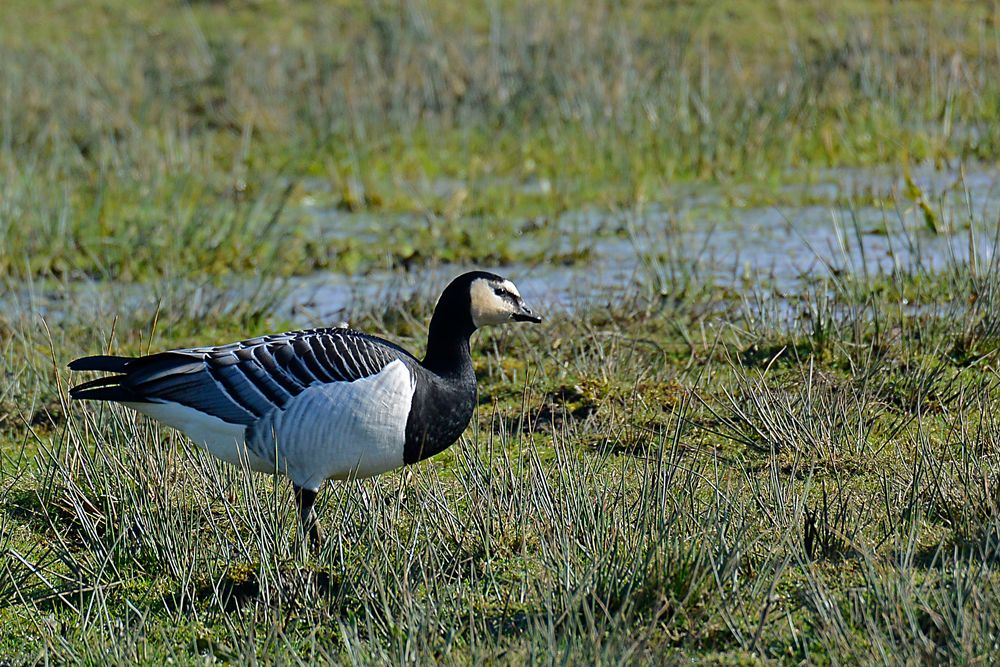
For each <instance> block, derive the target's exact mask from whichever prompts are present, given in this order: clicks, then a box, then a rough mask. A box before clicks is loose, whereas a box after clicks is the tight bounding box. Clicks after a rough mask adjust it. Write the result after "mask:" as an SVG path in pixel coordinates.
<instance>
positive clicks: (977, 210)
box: [0, 167, 1000, 326]
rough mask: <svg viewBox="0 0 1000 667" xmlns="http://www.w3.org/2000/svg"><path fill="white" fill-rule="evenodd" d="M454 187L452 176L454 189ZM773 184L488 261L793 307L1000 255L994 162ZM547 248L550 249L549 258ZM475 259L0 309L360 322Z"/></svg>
mask: <svg viewBox="0 0 1000 667" xmlns="http://www.w3.org/2000/svg"><path fill="white" fill-rule="evenodd" d="M452 187H456V185H455V184H452V183H442V184H441V188H442V189H444V190H447V189H448V188H452ZM526 187H527V186H526ZM549 187H551V185H550V186H549ZM776 191H777V194H778V195H779V196H780V198H783V199H785V200H788V201H792V202H806V203H805V204H801V203H800V204H788V205H783V204H777V205H754V204H753V203H752V202H753V200H754V199H755V197H758V194H755V193H754V192H753V191H750V190H747V191H741V189H740V188H723V187H719V186H711V187H710V186H700V187H697V186H679V187H678V188H677V189H676V191H675V192H672V193H670V194H671V196H670V197H669V198H668V199H669V200H670V201H671V202H672V203H671V204H670V205H669V206H668V205H661V204H654V205H646V206H643V207H641V208H638V209H632V210H627V211H619V212H607V211H599V210H596V209H584V210H578V211H573V212H569V213H565V214H563V215H561V216H559V217H556V218H552V219H540V220H534V221H533V220H529V221H525V223H524V225H523V228H524V229H530V230H533V233H523V234H521V233H520V232H518V236H517V237H516V238H514V239H513V240H512V241H511V248H512V250H513V251H514V255H515V256H517V255H518V253H523V254H524V256H534V257H539V256H540V257H557V258H561V259H560V260H559V261H549V260H545V259H540V260H533V261H530V262H522V263H517V262H515V263H511V264H508V265H506V266H499V267H488V268H492V269H495V270H497V271H500V272H503V273H506V274H508V275H510V276H512V277H514V278H515V279H516V281H517V283H518V285H519V286H520V287H521V290H522V292H524V293H525V294H526V295H531V296H532V300H533V301H534V302H535V303H537V305H538V307H539V308H541V309H545V310H552V309H556V310H560V309H568V310H572V309H574V308H579V307H585V306H586V305H588V304H592V303H601V302H611V301H614V300H615V299H617V298H619V297H620V296H621V295H622V294H624V293H628V292H630V291H634V289H635V286H636V285H637V284H640V285H644V286H646V287H651V288H653V289H655V290H660V291H663V292H665V293H669V292H670V291H671V290H675V289H677V288H678V285H681V284H683V283H691V284H699V285H705V284H712V285H716V286H719V287H721V288H724V289H729V290H731V293H733V294H737V295H738V294H740V293H745V292H747V291H749V290H752V291H753V292H754V294H755V297H757V298H758V299H760V298H763V299H765V300H768V299H770V300H773V301H774V302H776V303H784V302H785V299H786V298H787V296H788V295H791V294H795V293H796V292H797V291H800V290H802V289H803V288H804V287H805V286H807V285H809V284H811V283H815V282H817V281H823V280H826V279H831V278H836V277H837V276H842V275H845V274H849V273H852V272H857V273H864V274H867V275H868V276H869V277H870V276H872V275H888V274H891V273H892V272H893V271H897V270H907V271H911V272H912V271H927V272H935V271H940V270H942V269H944V268H946V267H947V266H948V265H949V264H950V263H956V262H967V261H970V258H971V257H975V261H978V262H988V261H991V260H992V258H993V256H994V252H995V248H996V244H997V238H996V234H997V232H998V222H1000V174H998V172H997V171H996V170H992V169H988V168H984V167H979V168H972V169H969V168H967V169H964V170H962V171H956V170H938V169H934V168H931V167H925V168H920V169H915V170H914V171H913V172H912V173H911V174H910V180H909V182H907V180H906V178H904V176H903V175H902V174H901V173H899V171H898V170H896V171H891V170H888V169H883V170H871V169H865V170H860V169H859V170H847V169H838V170H830V171H827V172H821V173H819V174H818V175H816V176H815V177H814V178H813V179H811V181H810V182H809V183H806V184H800V185H796V186H784V187H780V188H776ZM302 206H303V207H304V212H305V213H306V215H307V219H308V220H309V221H310V224H311V225H312V226H313V228H314V229H315V230H317V233H318V234H320V235H321V236H322V237H323V238H324V239H325V240H326V241H327V242H328V243H329V244H331V245H332V246H336V244H337V242H338V240H339V239H348V238H350V239H352V240H353V241H355V242H357V241H361V242H371V243H377V242H378V238H379V233H378V232H379V228H380V226H385V225H396V226H398V227H399V228H400V229H401V230H402V231H403V233H412V234H420V233H424V230H425V227H426V221H425V220H424V219H422V218H421V217H418V216H394V217H387V216H384V215H378V214H369V213H345V212H343V211H340V210H337V209H336V208H333V207H325V206H320V205H315V204H312V203H310V198H309V197H307V198H305V201H304V202H303V204H302ZM928 211H931V214H930V216H929V215H928ZM467 224H469V225H470V226H475V225H477V224H482V225H486V224H488V223H475V222H470V223H467ZM539 243H541V244H544V248H543V249H542V250H543V252H541V253H538V252H537V251H538V250H539V248H537V247H536V246H537V244H539ZM562 258H570V259H562ZM464 268H466V267H458V266H451V265H447V264H443V265H442V264H438V265H434V266H429V267H426V266H425V267H417V268H413V269H411V270H409V271H400V270H376V271H372V272H369V273H368V274H366V275H364V276H363V277H358V276H348V275H343V274H337V273H330V272H323V273H317V274H314V275H310V276H304V277H295V278H290V279H287V280H286V281H282V283H281V284H280V285H278V287H279V289H277V290H275V289H274V288H275V287H276V284H275V282H274V281H261V280H259V279H239V280H235V281H229V282H227V283H226V284H225V286H224V288H221V289H220V287H219V285H218V284H217V283H208V282H199V281H198V280H194V279H191V280H189V279H176V280H167V281H159V282H157V283H155V284H148V283H127V284H124V283H121V284H108V283H106V282H96V281H75V282H66V283H62V284H58V285H51V284H46V283H38V284H20V285H15V286H9V289H8V290H7V293H6V294H5V295H3V296H2V297H0V309H2V311H4V312H6V313H8V314H13V313H20V314H22V315H23V314H25V313H30V314H31V315H32V316H39V317H41V318H44V319H45V320H46V321H59V320H60V319H62V318H64V317H67V316H70V315H69V313H70V312H73V313H78V314H81V313H82V314H85V315H86V316H90V317H93V316H94V314H100V315H101V316H103V317H109V316H110V317H113V316H114V315H115V314H116V313H121V312H126V311H128V310H131V309H155V308H156V306H157V304H158V303H167V302H169V303H171V304H174V305H175V307H178V306H179V307H182V308H184V309H186V310H188V311H189V312H190V313H192V314H196V313H199V312H205V310H206V309H216V310H223V311H224V310H225V309H226V308H229V307H231V306H232V304H233V303H236V302H239V301H241V300H244V301H245V300H254V299H260V298H262V297H261V295H262V294H265V293H267V294H269V295H271V294H279V295H280V296H278V297H269V299H271V298H273V300H268V301H266V302H262V303H261V304H260V305H261V308H262V309H263V310H265V311H268V312H269V313H270V314H272V315H274V316H275V317H278V318H281V319H284V320H289V321H291V322H292V323H293V324H294V325H295V326H319V325H329V324H333V323H339V322H341V321H344V320H345V319H348V318H349V316H350V313H351V312H352V305H356V304H359V303H373V302H388V301H389V300H392V299H400V298H406V297H408V296H412V295H414V294H417V295H419V296H423V297H427V298H431V299H432V298H433V297H434V296H435V295H436V293H437V291H438V290H439V289H440V286H441V285H442V284H444V283H445V282H446V281H447V279H448V278H449V277H450V276H452V275H453V274H454V273H456V272H458V271H460V270H462V269H464ZM68 304H72V306H73V307H72V308H68V307H67V305H68Z"/></svg>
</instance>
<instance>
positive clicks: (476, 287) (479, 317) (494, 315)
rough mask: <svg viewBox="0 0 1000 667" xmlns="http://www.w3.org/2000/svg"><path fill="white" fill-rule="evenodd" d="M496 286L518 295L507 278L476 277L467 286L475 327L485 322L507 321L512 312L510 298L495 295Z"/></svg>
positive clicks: (498, 322)
mask: <svg viewBox="0 0 1000 667" xmlns="http://www.w3.org/2000/svg"><path fill="white" fill-rule="evenodd" d="M498 288H499V289H502V290H505V291H507V292H510V293H511V294H514V295H517V296H520V295H519V294H518V292H517V288H516V287H514V284H513V283H512V282H510V281H509V280H504V281H499V282H491V281H489V280H486V279H485V278H477V279H476V280H473V281H472V285H471V287H470V288H469V302H470V305H471V307H472V323H473V324H475V325H476V327H477V328H478V327H481V326H485V325H487V324H501V323H503V322H509V321H510V316H511V315H513V314H514V309H515V306H514V304H513V303H512V302H511V301H510V299H505V298H503V297H502V296H497V294H496V293H495V290H497V289H498Z"/></svg>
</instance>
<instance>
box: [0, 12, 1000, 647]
mask: <svg viewBox="0 0 1000 667" xmlns="http://www.w3.org/2000/svg"><path fill="white" fill-rule="evenodd" d="M455 7H457V5H456V6H454V7H453V6H452V5H451V4H449V3H441V2H435V1H428V2H407V3H402V4H398V3H392V4H384V3H379V2H366V3H360V2H339V3H329V4H327V3H323V4H320V3H309V2H306V3H290V2H278V1H271V0H262V1H255V2H237V1H233V2H197V3H184V4H174V3H170V2H153V3H143V4H135V3H126V2H121V1H119V0H105V1H104V2H90V3H82V4H81V3H66V4H65V5H64V6H60V7H58V8H57V9H56V10H53V11H50V12H47V13H45V15H44V16H39V13H38V10H37V9H36V8H35V4H34V3H28V2H21V1H20V0H12V1H11V2H7V3H5V4H4V8H3V10H2V12H3V20H0V59H2V60H3V62H4V67H3V68H0V94H2V95H3V96H4V98H5V100H7V102H6V103H5V104H4V111H3V116H2V117H0V170H2V171H0V173H2V175H0V279H2V284H3V285H4V286H5V288H7V289H9V290H10V293H11V294H15V293H16V294H30V293H31V292H32V291H36V292H37V291H50V292H53V293H62V292H63V291H65V293H66V294H71V295H72V294H74V292H73V291H72V290H70V289H68V288H69V287H71V286H73V285H76V284H77V283H78V282H80V281H84V280H95V281H98V282H104V281H114V283H113V284H117V285H125V284H128V285H133V286H135V285H137V286H138V287H137V289H139V290H142V291H148V292H150V293H155V294H157V295H162V296H161V297H160V298H159V300H158V302H156V303H153V304H152V305H150V303H149V302H148V301H143V302H142V303H140V304H139V305H135V306H134V307H132V306H129V307H127V308H126V307H124V305H123V304H125V303H129V302H128V300H127V299H125V298H124V297H121V296H120V295H119V296H117V297H116V296H112V297H110V298H108V299H105V300H101V301H98V302H97V305H94V304H91V303H90V302H89V301H78V300H75V299H73V298H69V299H67V300H66V302H65V303H64V304H63V307H60V308H59V312H58V313H52V312H45V313H42V312H39V311H38V310H37V309H36V307H35V304H34V303H33V302H32V301H31V300H30V299H28V298H25V297H18V298H17V299H11V298H8V300H7V301H3V302H0V303H4V304H6V305H5V309H4V310H2V311H0V356H2V358H3V371H2V374H0V494H2V495H0V498H2V500H0V661H3V660H10V661H13V662H28V663H31V662H43V661H55V662H92V663H100V664H105V663H109V662H111V663H124V662H130V663H134V662H136V661H139V662H146V663H160V662H164V661H165V660H167V659H172V660H174V661H175V662H180V663H195V662H204V661H206V660H216V661H223V662H246V661H247V660H249V659H250V658H251V657H256V658H257V659H259V660H265V661H281V662H315V661H317V660H320V659H332V660H336V661H339V662H360V663H369V662H391V663H399V662H402V661H404V660H405V661H414V662H428V663H429V662H444V663H470V662H475V663H477V664H478V663H481V662H486V661H488V662H493V663H516V664H521V663H523V662H539V663H547V662H551V661H553V658H555V659H556V660H559V661H565V662H582V663H588V664H590V663H596V662H598V661H600V662H609V663H630V664H631V663H641V662H647V663H654V664H662V663H664V662H671V661H674V662H680V661H688V660H701V661H704V662H709V663H736V664H753V663H756V662H761V661H780V662H787V663H801V662H815V663H870V662H885V663H897V662H899V663H917V662H935V663H937V662H948V661H954V662H972V661H975V660H978V659H985V660H986V661H989V660H990V658H991V657H992V656H995V655H996V652H997V645H996V642H997V640H996V637H997V636H998V627H997V620H996V614H995V613H993V612H994V610H995V609H996V608H997V606H998V603H1000V596H998V592H1000V587H998V585H1000V570H998V569H997V564H998V554H1000V518H998V513H997V503H998V501H1000V499H998V497H997V488H998V484H1000V481H998V479H1000V478H998V473H1000V463H998V459H997V453H998V451H1000V422H998V421H997V419H996V417H995V415H996V414H997V412H998V410H997V407H998V399H1000V396H998V393H997V372H998V365H997V333H998V330H1000V329H998V327H1000V324H998V323H1000V315H998V313H1000V311H998V309H997V308H998V306H997V304H998V303H1000V301H998V298H997V294H996V285H997V284H1000V283H998V275H997V267H996V265H995V260H993V259H992V258H991V248H979V249H978V250H977V260H978V261H977V262H969V261H966V260H965V259H963V258H960V257H956V258H950V259H948V261H945V262H944V263H943V264H940V263H939V264H935V265H934V269H933V270H931V269H928V268H927V266H928V265H927V264H924V263H921V262H920V261H919V259H920V258H916V259H915V260H913V261H909V262H903V263H902V264H901V265H899V266H897V267H896V268H895V269H894V270H893V271H891V272H882V273H878V274H871V275H870V274H868V273H864V272H859V273H853V272H850V271H846V272H841V271H825V272H823V273H822V275H817V276H813V277H811V279H808V280H803V281H801V284H800V285H799V286H798V287H797V288H796V289H795V290H794V291H793V292H791V293H789V291H788V290H787V285H782V286H781V290H780V292H781V293H779V290H778V289H777V288H776V286H774V285H772V284H769V283H768V282H767V281H766V280H763V279H762V278H759V277H758V276H756V275H755V274H753V272H749V273H748V274H747V275H745V276H741V277H740V279H739V280H734V281H732V282H733V284H729V283H726V282H723V281H721V280H720V279H719V278H718V277H712V278H709V277H708V276H711V275H713V274H712V273H711V272H710V271H699V270H696V269H698V267H697V266H696V264H697V262H696V260H695V259H694V255H693V254H691V253H688V252H687V251H688V249H686V248H680V247H677V248H670V249H669V251H667V252H664V251H663V248H659V247H652V246H650V247H646V246H644V245H643V244H641V243H638V244H637V248H636V252H637V253H638V254H639V255H641V256H640V257H638V258H637V261H636V265H637V266H639V267H642V268H641V269H640V270H639V271H638V272H637V274H636V276H635V278H634V280H633V281H632V283H631V284H629V285H627V286H621V287H620V289H616V290H615V291H614V293H613V294H614V298H594V299H592V300H590V301H585V302H582V303H584V304H585V305H584V307H580V305H579V302H578V305H577V307H576V308H574V309H572V310H567V309H565V308H555V309H553V310H552V311H551V312H549V313H547V314H548V315H549V317H548V318H547V320H546V322H545V323H544V324H543V325H541V326H539V327H510V328H503V329H494V330H490V331H483V332H481V333H479V334H477V336H476V338H475V339H474V348H475V349H474V355H475V358H476V368H477V373H478V375H479V378H480V405H479V409H478V412H477V415H476V418H475V421H474V424H473V425H472V427H470V429H469V430H468V431H467V432H466V434H465V436H464V437H463V440H462V442H461V443H460V444H458V445H456V446H455V447H453V448H451V449H450V450H448V451H446V452H445V453H443V454H442V455H440V456H438V457H435V458H434V459H432V460H429V461H427V462H425V463H423V464H421V465H419V466H416V467H413V468H410V469H407V470H404V471H401V472H397V473H392V474H389V475H385V476H383V477H381V478H379V479H376V480H368V481H363V482H357V483H347V484H337V485H331V486H330V487H329V488H328V489H326V490H325V491H324V494H323V495H322V497H321V521H322V523H323V524H324V526H325V527H326V530H327V538H326V540H325V542H324V545H323V548H322V550H321V552H320V553H319V554H318V555H315V556H312V555H306V554H304V553H303V552H302V549H300V548H299V545H298V544H297V543H296V539H295V520H294V512H293V511H292V507H291V497H290V491H289V489H288V487H287V483H285V482H284V481H282V480H273V479H270V478H266V477H263V476H258V475H250V474H247V473H246V472H245V471H243V470H239V469H237V468H233V467H227V466H224V465H222V464H219V463H217V462H215V461H213V460H211V459H210V458H208V457H207V456H206V455H204V454H203V453H200V452H198V451H194V450H192V448H191V447H190V445H189V443H186V441H185V440H184V439H183V438H182V437H180V436H178V435H177V434H176V433H173V432H171V431H169V430H168V429H161V428H159V427H157V426H156V425H155V424H152V423H150V422H149V421H147V420H143V419H138V418H136V417H135V416H134V415H132V414H131V413H129V412H128V411H127V410H120V409H117V408H114V407H108V406H96V405H77V404H69V403H68V401H67V395H66V387H67V384H68V383H69V382H71V381H72V380H71V378H70V377H69V375H68V372H67V371H65V370H64V367H65V364H66V363H67V362H68V361H69V360H71V359H73V358H75V357H77V356H80V355H84V354H92V353H95V352H98V351H100V350H103V349H106V348H109V349H112V350H114V351H116V352H118V353H123V354H125V353H142V352H146V351H148V350H156V349H163V348H169V347H175V346H184V345H190V344H196V343H207V342H212V341H216V342H224V341H229V340H233V339H236V338H239V337H244V336H250V335H254V334H258V333H263V332H268V331H275V330H281V329H285V328H288V327H290V326H292V324H293V322H291V321H289V320H288V319H287V316H286V315H284V314H282V312H280V311H279V310H278V309H276V308H274V307H273V306H274V303H275V301H274V298H275V297H274V294H275V293H276V290H277V288H276V287H274V286H273V285H272V283H271V282H270V281H272V280H274V279H277V278H281V277H283V276H288V275H293V274H306V273H311V272H314V271H318V270H339V271H347V272H351V273H354V274H356V275H358V276H359V277H358V280H362V278H361V277H360V276H361V274H363V273H365V272H369V271H376V270H386V269H388V270H392V271H399V272H401V273H402V272H406V271H412V270H415V269H419V268H420V267H423V266H427V265H433V264H436V263H454V264H457V265H475V264H479V263H483V264H489V265H503V264H515V265H520V266H533V265H540V264H545V263H548V262H555V261H558V262H560V263H564V264H568V265H570V266H579V267H580V270H581V271H586V270H587V267H588V261H589V257H590V256H589V254H588V252H589V248H590V246H589V245H588V240H589V239H588V238H587V235H586V234H583V233H581V235H580V236H581V238H580V239H579V242H578V241H577V240H576V239H571V241H572V242H570V243H566V242H565V241H566V240H565V239H564V238H563V236H564V234H565V230H562V229H559V227H558V225H557V224H556V223H557V222H558V220H559V219H560V216H562V215H564V214H566V213H567V212H573V211H577V210H583V209H586V210H588V211H593V212H594V215H595V216H604V215H607V216H608V217H609V218H610V217H613V216H615V215H617V214H620V213H621V212H622V211H626V212H629V213H630V214H631V213H633V212H634V215H635V217H636V218H642V214H643V211H645V210H647V209H648V208H652V207H653V206H654V205H655V206H658V207H662V208H664V209H669V208H670V207H671V206H672V205H674V204H675V203H676V202H677V200H678V198H680V197H681V196H682V194H683V195H684V196H686V195H688V194H690V193H699V192H700V193H706V195H705V196H707V197H709V198H710V199H711V202H712V203H711V205H710V206H709V207H707V208H709V209H711V214H712V215H718V216H725V215H727V213H726V212H727V211H732V210H739V209H740V208H742V207H749V206H753V207H766V206H769V205H780V206H781V207H783V208H793V207H795V206H804V205H809V206H830V207H847V208H848V209H850V208H862V207H871V206H874V207H876V208H882V209H884V210H890V211H892V210H897V211H898V210H900V209H906V211H907V213H906V215H908V216H914V217H915V218H916V219H919V220H922V221H923V222H921V223H919V224H917V225H916V226H914V228H913V229H912V230H911V231H912V233H914V234H918V235H925V236H927V237H933V236H935V235H944V234H956V235H963V234H968V235H969V238H970V239H972V238H981V237H980V236H976V235H977V234H980V233H982V234H984V235H986V236H988V235H989V234H990V233H991V230H994V228H995V225H996V220H994V219H992V218H989V219H987V218H986V217H984V215H983V214H982V211H981V210H978V209H973V208H969V209H965V208H962V207H961V206H960V205H956V204H955V202H954V201H952V200H951V199H943V198H942V199H941V200H933V199H931V198H929V197H926V196H925V195H924V194H923V193H922V192H921V191H920V188H919V187H918V186H917V185H916V184H915V183H913V179H911V178H910V165H911V163H913V164H915V163H921V164H924V165H930V166H931V167H932V168H933V167H934V166H940V167H942V168H951V169H954V168H956V167H957V166H959V165H961V164H966V163H968V164H972V163H975V164H977V165H979V168H981V167H982V165H986V167H985V168H986V169H987V170H988V169H990V168H991V167H992V166H995V165H996V160H997V158H996V155H997V149H998V143H1000V135H998V134H997V132H998V129H997V128H1000V123H998V122H997V121H998V118H997V114H998V112H1000V83H998V81H997V78H996V77H995V76H993V75H992V73H993V72H996V71H997V70H998V62H997V57H998V56H997V54H998V53H1000V51H998V49H997V46H998V36H997V35H998V33H997V30H998V15H997V7H996V6H995V4H991V3H985V2H984V3H962V4H961V5H959V4H957V3H956V4H954V5H953V4H951V3H935V2H924V1H917V0H913V1H910V2H895V3H880V2H862V1H860V0H858V1H853V2H846V3H819V2H815V3H814V2H802V3H794V4H790V3H782V2H760V3H743V2H722V3H699V2H690V3H683V2H678V3H662V4H655V3H654V4H652V5H647V4H635V3H626V4H624V5H614V6H609V5H604V4H602V3H588V4H586V5H580V4H578V3H569V2H565V3H563V2H554V3H535V2H526V3H516V4H512V5H508V4H506V3H501V4H497V5H484V6H483V7H480V8H474V9H471V10H463V11H459V10H458V9H457V8H455ZM14 102H16V103H14ZM866 166H878V167H880V168H882V169H887V170H889V171H890V172H895V173H898V174H899V175H900V176H902V177H903V181H904V182H905V183H907V187H906V188H904V189H901V190H899V191H898V192H890V193H889V194H888V195H887V194H886V193H885V191H884V190H883V189H881V188H877V187H874V186H872V187H868V188H866V187H864V186H863V184H862V187H858V185H857V173H864V172H855V179H854V182H855V185H854V187H853V189H849V188H845V189H844V190H843V191H841V192H840V193H839V194H836V195H833V196H825V195H818V194H817V193H816V191H815V190H812V189H810V188H808V187H803V188H802V189H801V190H797V189H795V188H788V187H786V186H789V185H803V184H804V185H808V184H809V183H812V182H813V181H814V180H815V179H816V178H818V177H819V175H821V174H829V172H827V171H825V170H827V169H828V168H829V167H835V168H840V167H866ZM961 194H962V193H961V192H958V193H957V195H958V196H957V197H955V200H956V201H959V202H960V200H961V199H962V197H961ZM317 212H319V213H317ZM921 216H922V217H921ZM688 217H689V218H690V220H686V221H685V224H697V221H698V219H700V213H698V211H696V212H695V213H692V214H691V215H690V216H688ZM907 219H908V220H909V219H911V218H907ZM344 230H348V232H349V233H347V234H345V233H344ZM624 233H625V232H623V231H622V229H620V228H619V227H618V226H616V225H607V226H606V227H601V228H600V230H599V231H597V232H595V234H596V235H605V236H621V235H623V234H624ZM248 277H256V278H257V279H259V280H261V281H262V282H261V284H262V285H263V287H262V288H261V289H262V292H261V293H260V294H259V295H258V297H257V298H256V299H253V300H251V299H245V300H240V301H238V302H232V300H231V299H232V293H231V291H230V288H231V284H232V282H233V281H236V280H245V279H246V278H248ZM510 277H511V278H513V279H514V280H515V281H517V279H518V276H517V275H516V274H515V275H511V276H510ZM178 284H179V285H180V286H179V287H174V286H175V285H178ZM434 291H435V289H434V286H421V288H420V289H418V290H417V291H416V295H415V296H411V297H408V298H402V296H401V297H400V298H399V299H395V298H391V299H389V300H387V301H386V302H375V301H371V300H364V299H362V300H360V301H359V302H358V303H355V304H352V305H351V306H350V310H349V312H348V313H347V316H348V317H349V319H350V320H351V322H352V324H353V325H354V326H358V327H361V328H365V329H368V330H371V331H373V332H375V333H379V334H382V335H384V336H386V337H389V338H391V339H392V340H394V341H397V342H399V343H401V344H403V345H405V346H406V347H408V348H409V349H411V350H414V351H419V350H421V349H422V348H423V343H424V340H423V337H424V336H425V328H424V327H425V323H426V321H427V319H428V317H429V314H430V309H431V307H432V305H433V303H432V298H433V296H432V294H433V292H434ZM761 295H767V296H769V297H770V301H768V302H767V303H771V304H773V303H778V304H779V306H778V307H776V308H772V307H763V306H762V305H761V304H762V303H763V301H760V302H758V301H757V300H756V297H760V296H761ZM526 296H527V297H528V298H529V299H534V300H535V301H542V302H544V300H545V298H546V295H531V294H526Z"/></svg>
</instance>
